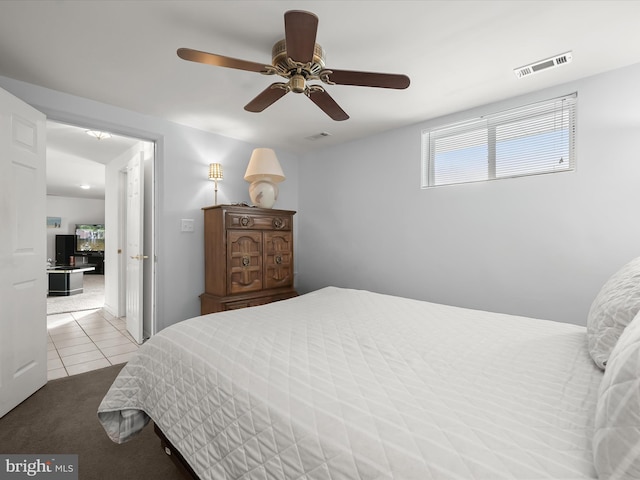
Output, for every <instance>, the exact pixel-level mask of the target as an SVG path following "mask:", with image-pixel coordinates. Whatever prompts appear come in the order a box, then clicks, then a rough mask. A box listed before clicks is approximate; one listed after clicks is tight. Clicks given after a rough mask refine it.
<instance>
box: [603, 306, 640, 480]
mask: <svg viewBox="0 0 640 480" xmlns="http://www.w3.org/2000/svg"><path fill="white" fill-rule="evenodd" d="M593 456H594V463H595V467H596V470H597V472H598V475H599V477H598V478H600V480H627V479H632V478H640V314H638V315H637V316H636V317H635V319H634V320H633V321H632V322H631V324H630V325H629V326H628V327H627V328H626V329H625V331H624V333H623V334H622V336H621V337H620V339H619V340H618V343H617V344H616V346H615V348H614V349H613V351H612V352H611V357H610V359H609V363H608V364H607V369H606V371H605V372H604V376H603V378H602V383H601V384H600V390H599V392H598V404H597V406H596V418H595V425H594V434H593Z"/></svg>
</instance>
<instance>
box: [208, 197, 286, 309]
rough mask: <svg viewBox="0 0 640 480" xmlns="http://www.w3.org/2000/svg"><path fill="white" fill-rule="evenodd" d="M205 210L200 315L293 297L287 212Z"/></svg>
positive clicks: (218, 207)
mask: <svg viewBox="0 0 640 480" xmlns="http://www.w3.org/2000/svg"><path fill="white" fill-rule="evenodd" d="M203 210H204V265H205V267H204V268H205V281H204V286H205V292H204V293H203V294H202V295H200V312H201V314H202V315H205V314H207V313H213V312H220V311H223V310H231V309H236V308H244V307H251V306H255V305H263V304H265V303H270V302H274V301H277V300H284V299H287V298H291V297H295V296H297V295H298V294H297V293H296V291H295V290H294V288H293V216H294V215H295V213H296V212H294V211H290V210H273V209H267V208H255V207H244V206H239V205H216V206H213V207H206V208H203Z"/></svg>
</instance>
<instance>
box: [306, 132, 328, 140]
mask: <svg viewBox="0 0 640 480" xmlns="http://www.w3.org/2000/svg"><path fill="white" fill-rule="evenodd" d="M330 136H331V134H330V133H329V132H320V133H316V134H315V135H311V136H309V137H304V138H305V139H306V140H313V141H315V140H320V139H321V138H324V137H330Z"/></svg>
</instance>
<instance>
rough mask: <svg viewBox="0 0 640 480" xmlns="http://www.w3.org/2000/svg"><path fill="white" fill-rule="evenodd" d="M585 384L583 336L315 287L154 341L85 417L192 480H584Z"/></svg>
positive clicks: (590, 397)
mask: <svg viewBox="0 0 640 480" xmlns="http://www.w3.org/2000/svg"><path fill="white" fill-rule="evenodd" d="M601 379H602V372H601V371H600V370H599V369H598V368H597V367H596V366H595V365H594V363H593V361H592V360H591V358H590V357H589V354H588V352H587V344H586V337H585V328H583V327H579V326H576V325H569V324H563V323H557V322H550V321H544V320H534V319H529V318H525V317H516V316H510V315H500V314H494V313H487V312H481V311H475V310H467V309H461V308H455V307H450V306H444V305H437V304H432V303H427V302H421V301H415V300H408V299H403V298H398V297H392V296H387V295H380V294H375V293H370V292H366V291H358V290H347V289H339V288H335V287H328V288H325V289H322V290H319V291H317V292H313V293H309V294H306V295H302V296H300V297H297V298H294V299H291V300H286V301H283V302H277V303H272V304H269V305H265V306H261V307H254V308H249V309H244V310H238V311H231V312H223V313H217V314H213V315H208V316H203V317H197V318H194V319H190V320H186V321H184V322H180V323H178V324H176V325H173V326H172V327H169V328H167V329H165V330H163V331H162V332H160V333H159V334H158V335H156V336H154V337H153V338H152V339H151V340H150V341H148V342H147V343H145V344H144V345H143V346H142V347H141V348H140V350H139V353H138V354H137V355H136V357H135V358H134V359H132V360H131V361H130V362H129V363H128V364H127V365H126V367H125V368H124V369H123V370H122V372H121V373H120V375H119V376H118V378H117V379H116V381H115V382H114V384H113V386H112V387H111V389H110V390H109V392H108V393H107V395H106V396H105V398H104V400H103V401H102V404H101V405H100V407H99V417H100V420H101V421H102V423H103V425H104V428H105V430H106V431H107V433H108V434H109V436H110V437H111V439H112V440H113V441H115V442H123V441H126V440H128V439H129V438H130V436H131V435H132V434H134V432H132V430H136V429H139V428H141V427H142V426H143V425H144V423H145V421H146V418H147V415H148V416H149V417H151V419H153V421H154V422H155V423H156V424H157V425H158V426H159V427H160V429H161V430H162V431H163V432H164V433H165V435H166V436H167V437H168V438H169V440H170V441H171V442H172V443H173V444H174V445H175V446H176V447H178V449H179V450H180V451H181V453H182V454H183V455H184V456H185V457H186V459H187V460H188V461H189V463H190V464H191V466H192V467H193V469H194V470H195V471H196V472H197V473H198V474H199V476H200V478H202V479H211V480H213V479H216V480H218V479H232V478H233V479H260V480H266V479H269V480H272V479H310V480H311V479H333V480H339V479H372V480H373V479H390V478H395V479H403V480H404V479H407V480H410V479H420V480H428V479H447V480H448V479H459V480H477V479H485V480H499V479H509V480H513V479H536V480H541V479H565V480H569V479H594V478H597V477H596V474H595V471H594V468H593V458H592V451H591V440H592V433H593V421H594V412H595V405H596V402H597V392H598V386H599V384H600V381H601ZM136 411H139V412H136ZM142 412H144V413H142Z"/></svg>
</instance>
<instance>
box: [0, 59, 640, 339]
mask: <svg viewBox="0 0 640 480" xmlns="http://www.w3.org/2000/svg"><path fill="white" fill-rule="evenodd" d="M638 84H640V64H638V65H635V66H631V67H628V68H625V69H621V70H618V71H614V72H610V73H607V74H603V75H599V76H596V77H591V78H587V79H584V80H581V81H579V82H575V83H573V84H570V85H566V86H563V87H561V88H554V89H551V90H548V91H544V92H538V93H536V94H534V95H528V96H526V97H524V98H515V99H511V100H509V101H506V102H501V103H498V104H494V105H490V106H487V107H483V108H477V109H474V110H471V111H468V112H461V113H458V114H455V115H451V116H448V117H446V118H439V119H435V120H431V121H428V122H424V123H421V124H417V125H414V126H411V127H406V128H402V129H398V130H395V131H392V132H388V133H386V134H383V135H377V136H375V137H372V138H368V139H365V140H361V141H357V142H352V143H349V144H345V145H342V146H339V147H335V148H327V149H324V150H321V151H319V152H315V153H309V154H306V155H304V156H303V157H301V158H298V157H297V156H296V155H293V154H290V153H288V152H283V151H278V156H279V158H280V160H281V163H282V166H283V169H284V171H285V173H286V175H287V180H286V182H284V183H282V184H281V185H280V187H281V188H280V193H281V196H280V199H279V201H278V204H277V206H278V207H279V208H284V209H291V210H297V211H298V215H296V230H297V232H296V246H295V249H296V250H295V251H296V255H295V258H296V259H295V261H296V270H297V272H298V275H297V279H296V284H297V288H298V291H299V292H301V293H305V292H307V291H311V290H314V289H317V288H320V287H323V286H326V285H337V286H344V287H353V288H363V289H369V290H373V291H378V292H383V293H391V294H397V295H401V296H406V297H412V298H419V299H424V300H429V301H435V302H440V303H446V304H454V305H459V306H465V307H471V308H479V309H483V310H492V311H498V312H505V313H511V314H520V315H527V316H533V317H539V318H548V319H553V320H559V321H565V322H571V323H577V324H584V323H585V319H586V315H587V312H588V309H589V306H590V304H591V301H592V300H593V298H594V296H595V295H596V293H597V291H598V289H599V288H600V286H601V285H602V283H603V282H604V281H605V280H606V279H607V277H608V276H609V275H610V274H611V273H612V272H613V271H615V270H616V269H617V268H618V267H619V266H621V265H622V264H624V263H625V262H627V261H628V260H630V259H631V258H634V257H636V256H638V255H639V254H640V222H638V220H637V219H638V213H637V208H638V205H640V188H638V178H640V159H639V158H638V157H639V155H638V153H639V147H640V145H639V143H640V135H639V133H640V90H639V89H638V88H637V87H636V86H637V85H638ZM0 87H2V88H4V89H6V90H8V91H9V92H11V93H13V94H14V95H16V96H18V97H19V98H22V99H23V100H25V101H26V102H27V103H30V104H31V105H34V106H35V107H36V108H39V109H40V110H42V111H44V112H45V113H46V114H47V115H48V116H49V117H50V118H54V119H56V120H60V121H66V122H69V123H75V124H78V125H82V126H89V127H96V128H102V129H107V130H111V131H113V132H114V133H120V134H125V135H130V136H137V137H139V138H143V139H147V140H153V141H156V142H157V147H158V151H157V159H156V182H157V200H156V209H157V234H158V236H157V242H158V245H157V247H158V249H157V253H158V326H159V328H163V327H165V326H167V325H170V324H172V323H175V322H176V321H179V320H182V319H184V318H188V317H191V316H194V315H197V314H198V313H199V301H198V295H199V294H200V293H202V289H203V284H204V282H203V276H204V271H203V265H202V263H203V254H202V251H203V240H202V212H201V211H200V209H201V207H203V206H206V205H210V204H211V203H212V195H213V192H212V185H211V183H210V182H208V181H207V180H206V179H205V176H206V167H207V165H208V164H209V163H210V162H213V161H219V162H222V163H223V166H224V169H225V179H224V181H223V182H222V183H221V184H220V192H219V203H231V202H238V201H248V194H247V184H246V183H245V182H244V181H243V180H242V175H243V173H244V169H245V168H246V165H247V162H248V159H249V156H250V154H251V151H252V149H253V148H254V147H255V146H258V145H249V144H246V143H243V142H240V141H236V140H233V139H229V138H225V137H221V136H218V135H214V134H210V133H207V132H203V131H199V130H194V129H190V128H187V127H183V126H180V125H177V124H174V123H171V122H166V121H163V120H160V119H158V118H154V117H148V116H144V115H140V114H138V113H135V112H131V111H128V110H124V109H121V108H116V107H112V106H108V105H104V104H101V103H97V102H93V101H91V100H87V99H82V98H79V97H73V96H69V95H66V94H63V93H60V92H56V91H52V90H48V89H43V88H40V87H37V86H34V85H29V84H25V83H22V82H17V81H15V80H12V79H8V78H6V77H0ZM573 91H577V92H578V110H577V111H578V139H577V155H578V160H577V171H576V172H572V173H562V174H552V175H544V176H537V177H528V178H519V179H509V180H500V181H494V182H488V183H477V184H469V185H458V186H448V187H439V188H435V189H428V190H422V189H420V161H421V160H420V133H421V131H422V129H424V128H427V127H429V126H435V125H440V124H442V123H449V122H453V121H456V120H460V119H462V118H465V117H467V116H469V115H471V116H475V115H479V114H482V113H486V112H490V111H495V110H501V109H504V108H509V107H512V106H516V105H520V104H522V103H527V102H530V101H535V100H541V99H545V98H548V97H551V96H556V95H561V94H566V93H570V92H573ZM259 146H264V145H259ZM181 218H194V219H195V221H196V223H195V234H185V233H181V232H180V219H181Z"/></svg>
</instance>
